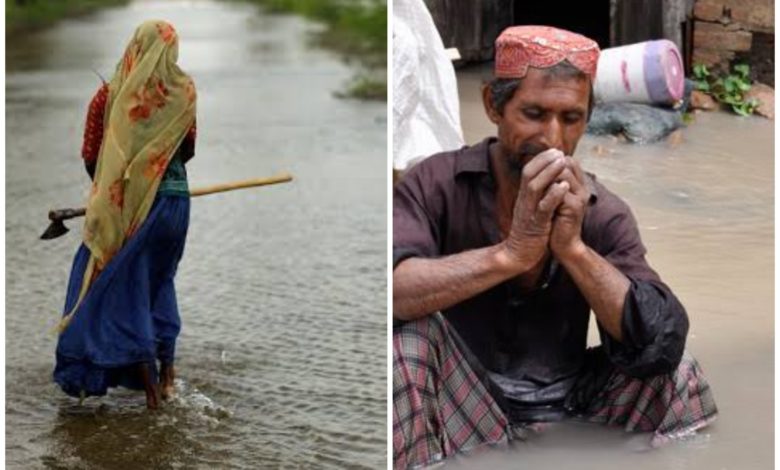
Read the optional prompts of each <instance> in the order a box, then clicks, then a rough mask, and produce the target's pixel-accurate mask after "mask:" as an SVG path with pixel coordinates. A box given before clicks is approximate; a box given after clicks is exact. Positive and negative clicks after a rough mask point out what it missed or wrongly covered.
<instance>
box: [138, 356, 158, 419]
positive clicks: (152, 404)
mask: <svg viewBox="0 0 780 470" xmlns="http://www.w3.org/2000/svg"><path fill="white" fill-rule="evenodd" d="M138 370H139V373H140V374H141V380H142V381H143V384H144V391H145V392H146V407H147V408H148V409H150V410H156V409H157V408H158V407H159V406H160V388H159V386H158V385H157V384H156V383H155V382H154V381H153V380H152V374H151V373H150V372H149V365H148V364H139V365H138Z"/></svg>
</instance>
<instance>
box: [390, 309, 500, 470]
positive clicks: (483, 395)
mask: <svg viewBox="0 0 780 470" xmlns="http://www.w3.org/2000/svg"><path fill="white" fill-rule="evenodd" d="M449 328H450V326H449V324H448V323H447V322H446V321H444V318H443V317H442V316H441V314H438V313H437V314H436V315H431V316H430V317H428V318H427V319H423V320H418V321H414V322H410V323H407V324H405V325H403V326H402V327H399V328H394V329H393V465H394V466H395V468H409V467H420V466H424V465H428V464H431V463H433V462H435V461H437V460H441V459H443V458H444V457H446V456H448V455H452V454H454V453H455V452H457V451H462V450H468V449H469V448H472V447H474V446H477V445H480V444H484V443H498V442H504V441H506V440H507V434H506V431H507V425H508V421H507V419H506V417H505V416H504V414H503V413H502V412H501V409H500V408H499V407H498V405H497V404H496V402H495V401H494V400H493V398H492V397H491V396H490V394H489V393H488V392H487V389H486V388H485V386H484V385H483V383H482V382H481V381H480V380H479V378H478V377H477V375H476V374H475V373H474V371H473V370H472V369H471V367H469V366H468V364H467V363H466V360H465V359H464V357H463V355H462V354H461V352H460V351H459V350H458V348H457V347H456V346H455V344H454V342H453V340H452V336H451V335H450V333H449Z"/></svg>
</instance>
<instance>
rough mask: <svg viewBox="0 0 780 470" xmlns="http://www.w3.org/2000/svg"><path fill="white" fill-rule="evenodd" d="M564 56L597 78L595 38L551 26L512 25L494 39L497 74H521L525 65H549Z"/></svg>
mask: <svg viewBox="0 0 780 470" xmlns="http://www.w3.org/2000/svg"><path fill="white" fill-rule="evenodd" d="M564 60H567V61H569V63H571V65H573V66H574V67H576V68H578V69H579V70H582V71H583V72H584V73H585V74H586V75H588V76H589V77H590V80H591V82H593V81H594V80H595V78H596V65H597V64H598V61H599V46H598V44H597V43H596V41H594V40H592V39H590V38H587V37H585V36H582V35H581V34H577V33H572V32H571V31H566V30H564V29H558V28H553V27H551V26H512V27H509V28H507V29H505V30H504V31H503V32H502V33H501V35H500V36H498V39H496V65H495V75H496V78H523V77H525V74H526V73H527V72H528V67H529V66H531V67H536V68H540V69H544V68H548V67H552V66H554V65H556V64H558V63H560V62H562V61H564Z"/></svg>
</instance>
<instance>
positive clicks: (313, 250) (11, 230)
mask: <svg viewBox="0 0 780 470" xmlns="http://www.w3.org/2000/svg"><path fill="white" fill-rule="evenodd" d="M150 18H162V19H167V20H169V21H171V22H172V23H173V24H174V25H175V26H176V28H177V30H178V32H179V35H180V53H179V64H180V65H181V67H182V68H183V69H184V70H186V71H187V72H189V73H190V74H191V75H192V76H193V78H194V80H195V83H196V86H197V88H198V93H199V99H198V113H197V119H198V141H197V146H196V156H195V158H194V160H192V162H191V163H190V164H188V171H189V176H190V185H191V187H198V186H204V185H208V184H213V183H220V182H226V181H231V180H239V179H246V178H250V177H262V176H270V175H272V174H275V173H277V172H281V171H288V172H290V173H292V174H293V175H294V177H295V181H294V182H292V183H288V184H285V185H279V186H273V187H265V188H259V189H250V190H244V191H239V192H231V193H224V194H220V195H214V196H207V197H204V198H198V199H193V202H192V210H191V222H190V231H189V235H188V240H187V247H186V250H185V254H184V259H183V260H182V263H181V265H180V266H179V272H178V276H177V290H178V298H179V306H180V311H181V315H182V322H183V329H182V333H181V335H180V337H179V342H178V349H177V355H178V358H177V360H178V372H179V380H178V381H177V384H176V386H177V390H178V398H177V399H175V400H174V401H173V402H172V403H171V404H170V405H167V406H165V407H164V408H163V409H162V410H160V411H158V412H154V413H149V412H147V411H146V410H145V405H144V399H143V395H142V394H139V393H128V392H117V393H112V394H110V395H109V396H108V397H106V398H102V399H89V400H87V401H86V402H85V403H84V405H83V406H79V405H78V403H77V401H75V400H72V399H70V398H68V397H67V396H65V395H64V394H63V393H62V392H61V391H60V390H59V389H58V388H57V387H56V386H55V385H54V384H53V383H52V380H51V372H52V368H53V365H54V348H55V344H56V336H55V334H54V333H53V331H52V327H53V326H54V325H55V324H56V321H57V318H58V316H59V314H60V312H61V309H62V304H63V302H64V295H65V287H66V282H67V276H68V273H69V270H70V264H71V261H72V257H73V255H74V253H75V251H76V248H77V246H78V244H79V241H80V222H79V221H72V222H71V223H70V228H71V232H70V233H68V234H67V235H66V236H64V237H62V238H59V239H57V240H54V241H49V242H44V241H40V240H38V236H39V235H40V233H41V232H42V230H43V229H44V228H45V227H46V222H47V220H46V212H47V211H48V210H49V209H51V208H54V207H62V206H65V207H75V206H80V205H81V204H83V202H84V199H85V195H86V190H87V188H88V182H89V178H88V177H87V175H86V173H85V172H84V169H83V166H82V163H81V161H80V157H79V155H80V149H81V133H82V132H83V125H84V116H85V110H86V107H87V103H88V101H89V99H90V98H91V96H92V94H93V93H94V92H95V90H96V89H97V88H98V85H99V79H98V78H97V76H96V74H95V73H94V72H93V71H92V70H95V71H97V72H99V73H100V74H101V75H103V76H104V77H106V79H108V78H109V77H110V76H111V74H112V72H113V70H114V66H115V65H116V62H117V60H118V59H119V57H120V56H121V53H122V52H123V50H124V47H125V44H126V42H127V40H128V39H129V38H130V37H131V35H132V33H133V30H134V29H135V27H136V26H137V25H138V24H139V23H141V22H142V21H143V20H146V19H150ZM316 28H318V26H317V25H313V24H310V23H307V22H306V21H304V20H302V19H300V18H298V17H295V16H289V15H285V16H267V15H264V14H263V13H261V12H259V11H258V10H257V9H256V8H255V7H252V6H250V5H246V4H243V3H241V2H214V1H200V0H190V1H158V2H148V1H138V2H131V3H130V4H129V5H127V6H125V7H121V8H118V9H109V10H104V11H102V12H100V13H97V14H93V15H88V16H84V17H80V18H76V19H72V20H67V21H62V22H61V23H59V24H58V25H56V26H55V27H52V28H50V29H47V30H44V31H40V32H36V33H32V34H27V35H24V36H22V37H19V38H15V39H13V40H11V41H9V42H8V46H7V76H6V142H7V147H6V346H5V347H6V404H5V410H6V454H5V455H6V463H7V466H8V468H17V469H37V468H58V469H63V468H73V469H76V468H78V469H87V468H89V469H109V468H110V469H124V468H128V469H129V468H133V469H135V468H149V469H151V468H155V469H158V468H160V469H164V468H182V469H190V468H198V469H200V468H236V469H245V468H246V469H249V468H384V466H385V462H386V455H387V450H386V446H387V444H386V443H387V440H386V439H387V432H386V423H387V420H386V409H387V407H386V388H387V379H386V374H387V359H386V351H387V346H386V344H387V329H386V325H387V322H386V298H387V294H386V292H387V283H386V266H387V264H386V259H387V249H386V244H387V243H386V227H387V222H386V218H387V210H386V189H385V188H386V183H385V181H386V176H385V175H386V167H387V165H386V126H387V122H386V118H385V115H386V105H385V103H366V102H360V101H353V100H342V99H338V98H335V97H334V93H335V92H338V91H339V90H340V89H342V88H343V86H344V84H345V83H346V82H347V81H348V80H349V79H350V77H351V76H352V73H353V71H352V70H351V69H350V68H349V66H348V65H346V64H344V63H343V62H342V60H341V59H340V58H339V57H338V56H336V55H335V54H333V53H331V52H328V51H324V50H321V49H318V48H316V47H314V46H313V45H312V44H311V41H310V39H311V34H310V33H311V32H312V31H313V30H315V29H316Z"/></svg>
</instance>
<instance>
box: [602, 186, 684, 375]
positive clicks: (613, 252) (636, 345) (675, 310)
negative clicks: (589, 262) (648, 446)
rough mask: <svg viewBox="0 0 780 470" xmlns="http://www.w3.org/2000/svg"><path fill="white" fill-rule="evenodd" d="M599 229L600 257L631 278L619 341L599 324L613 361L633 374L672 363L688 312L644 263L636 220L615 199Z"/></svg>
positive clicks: (667, 367)
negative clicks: (612, 210)
mask: <svg viewBox="0 0 780 470" xmlns="http://www.w3.org/2000/svg"><path fill="white" fill-rule="evenodd" d="M618 207H619V210H617V211H616V212H615V213H614V215H613V216H612V217H611V218H610V219H609V221H608V223H607V224H606V230H605V231H604V232H602V233H603V249H604V253H603V255H604V257H605V258H606V259H607V260H608V261H609V262H610V263H611V264H612V265H613V266H615V267H616V268H617V269H618V270H620V272H622V273H623V274H624V275H625V276H626V277H628V279H629V280H630V281H631V287H630V288H629V290H628V293H627V294H626V299H625V305H624V307H623V320H622V330H623V341H622V342H618V341H616V340H615V339H613V338H612V337H611V336H609V335H608V334H607V333H606V332H605V331H604V330H603V329H602V328H599V332H600V336H601V341H602V344H603V345H604V348H605V350H606V352H607V354H608V355H609V357H610V359H611V360H612V362H613V363H614V364H615V365H616V366H617V367H618V368H619V369H621V370H622V371H623V372H625V373H626V374H628V375H631V376H635V377H648V376H653V375H658V374H663V373H667V372H671V371H673V370H674V369H676V368H677V366H678V364H679V363H680V359H681V358H682V354H683V350H684V349H685V338H686V335H687V333H688V315H687V314H686V312H685V308H684V307H683V306H682V304H681V303H680V301H679V300H678V299H677V297H675V295H674V294H673V293H672V291H671V289H670V288H669V287H668V286H667V285H666V284H664V283H663V282H662V281H661V279H660V278H659V276H658V274H657V273H656V272H655V271H654V270H653V269H652V268H651V267H650V266H649V265H648V263H647V260H646V258H645V254H646V251H647V250H646V249H645V247H644V245H643V244H642V240H641V238H640V236H639V230H638V228H637V224H636V220H635V219H634V217H633V215H632V214H631V212H630V210H629V208H628V206H627V205H625V203H622V201H621V202H620V204H619V205H618Z"/></svg>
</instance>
